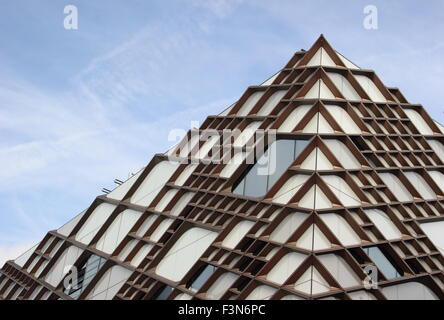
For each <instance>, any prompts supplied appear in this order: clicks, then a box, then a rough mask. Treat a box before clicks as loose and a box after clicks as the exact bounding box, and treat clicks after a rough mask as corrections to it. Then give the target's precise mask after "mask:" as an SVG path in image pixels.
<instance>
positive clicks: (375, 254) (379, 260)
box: [364, 247, 403, 279]
mask: <svg viewBox="0 0 444 320" xmlns="http://www.w3.org/2000/svg"><path fill="white" fill-rule="evenodd" d="M364 251H365V253H367V255H368V256H369V257H370V259H371V260H372V261H373V262H374V263H375V265H376V267H378V269H379V270H380V271H381V272H382V273H383V274H384V276H385V277H386V278H387V279H393V278H399V277H401V276H402V275H403V273H402V271H401V273H400V272H398V270H397V269H396V268H395V266H394V265H393V264H392V263H391V262H390V261H389V259H388V258H387V257H386V255H385V254H384V253H383V252H382V251H381V250H380V249H379V248H378V247H368V248H364Z"/></svg>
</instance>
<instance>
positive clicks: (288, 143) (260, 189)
mask: <svg viewBox="0 0 444 320" xmlns="http://www.w3.org/2000/svg"><path fill="white" fill-rule="evenodd" d="M307 144H308V141H307V140H278V141H275V142H274V143H273V144H272V145H271V146H270V147H269V148H268V149H267V150H266V151H265V152H264V154H263V155H262V156H261V157H260V158H259V160H258V161H257V162H256V163H255V164H254V165H253V166H252V167H251V168H250V170H248V172H247V173H246V174H245V176H244V177H243V178H242V180H241V181H239V182H238V183H237V185H236V186H235V187H234V189H233V193H236V194H240V195H244V196H249V197H262V196H264V195H265V194H266V193H267V191H268V190H270V189H271V188H272V187H273V185H274V184H275V183H276V182H277V180H278V179H279V178H280V177H281V176H282V174H283V173H284V172H285V171H286V170H287V169H288V167H289V166H290V164H291V163H292V162H293V161H294V160H295V159H296V157H297V156H298V155H299V154H300V153H301V152H302V150H304V149H305V147H306V146H307Z"/></svg>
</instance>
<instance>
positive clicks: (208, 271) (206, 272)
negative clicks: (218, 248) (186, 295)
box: [187, 264, 216, 292]
mask: <svg viewBox="0 0 444 320" xmlns="http://www.w3.org/2000/svg"><path fill="white" fill-rule="evenodd" d="M215 271H216V267H214V266H212V265H210V264H208V265H206V266H205V267H203V268H202V269H200V270H199V272H197V275H196V277H195V278H193V279H191V281H190V283H189V285H188V286H187V288H188V289H190V290H191V291H194V292H197V291H199V290H200V288H201V287H202V286H203V285H204V283H205V282H206V281H207V280H208V278H210V277H211V275H212V274H213V273H214V272H215Z"/></svg>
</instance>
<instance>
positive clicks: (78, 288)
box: [64, 255, 106, 299]
mask: <svg viewBox="0 0 444 320" xmlns="http://www.w3.org/2000/svg"><path fill="white" fill-rule="evenodd" d="M105 261H106V260H105V259H104V258H102V257H99V256H96V255H91V256H90V257H89V258H88V260H87V261H86V262H85V263H84V264H83V265H82V266H81V267H80V269H79V270H78V273H77V277H78V278H77V283H74V284H73V285H72V286H71V288H65V290H64V292H65V293H66V294H67V295H69V296H70V297H71V298H73V299H78V298H79V297H80V294H81V293H82V292H83V290H84V289H85V288H86V286H87V285H88V284H89V283H90V282H91V280H92V279H93V278H94V276H95V275H96V274H97V272H99V270H100V268H101V267H102V266H103V264H104V263H105Z"/></svg>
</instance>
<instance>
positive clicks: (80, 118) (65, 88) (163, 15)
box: [0, 0, 444, 264]
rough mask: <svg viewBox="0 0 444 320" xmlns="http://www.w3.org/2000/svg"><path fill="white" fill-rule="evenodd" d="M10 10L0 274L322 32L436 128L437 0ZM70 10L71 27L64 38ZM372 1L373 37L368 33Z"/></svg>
mask: <svg viewBox="0 0 444 320" xmlns="http://www.w3.org/2000/svg"><path fill="white" fill-rule="evenodd" d="M426 3H427V4H426V5H425V2H424V1H419V0H418V1H413V0H412V1H409V0H403V1H359V0H355V1H348V0H336V1H332V0H324V1H321V0H317V1H316V0H309V1H304V0H298V1H295V0H276V1H263V0H168V1H165V0H163V1H157V0H150V1H143V0H131V1H123V0H120V1H115V0H106V1H105V0H94V1H91V0H85V1H83V0H80V1H75V0H69V1H68V0H66V1H65V0H39V1H31V0H27V1H25V0H15V1H3V2H2V8H1V10H0V39H1V47H0V168H1V169H0V181H1V182H2V183H1V184H0V264H2V262H3V261H5V260H6V259H10V258H15V257H16V256H17V254H18V253H20V252H22V251H24V249H25V248H26V247H30V246H31V245H32V244H34V243H35V242H38V241H39V240H40V239H41V238H42V237H43V236H44V235H45V233H46V232H47V231H48V230H52V229H56V228H57V227H59V226H60V225H62V224H63V223H64V222H66V221H68V220H69V219H70V218H72V217H73V216H74V215H76V214H77V213H78V212H80V211H82V210H83V209H84V208H86V207H87V206H89V204H90V203H91V202H92V201H93V199H94V198H95V197H96V196H97V195H99V194H100V190H101V188H102V187H107V188H112V187H113V184H112V181H113V180H114V178H119V179H125V178H126V177H127V176H128V174H129V173H130V172H135V171H137V170H139V169H140V168H141V167H142V166H144V165H145V164H146V163H147V162H148V161H149V160H150V159H151V157H152V155H153V154H155V153H158V152H163V151H165V150H166V149H167V148H168V147H169V146H171V145H172V144H173V143H172V142H171V141H168V133H169V130H170V129H174V128H183V129H188V128H189V127H190V122H191V121H200V122H202V121H203V120H204V119H205V116H206V115H209V114H217V113H219V112H220V111H222V110H223V109H225V108H226V107H227V106H228V105H230V104H231V103H232V102H234V101H236V99H237V98H238V97H239V96H240V95H241V94H242V93H243V92H244V90H245V89H246V88H247V86H249V85H255V84H259V83H261V82H263V81H264V80H266V79H267V78H268V77H269V76H271V75H272V74H274V73H275V72H276V71H278V70H279V69H280V68H282V67H283V66H284V65H285V64H286V62H287V61H288V60H289V59H290V58H291V56H292V54H293V53H294V52H295V51H297V50H299V49H301V48H304V49H308V48H309V47H310V46H311V45H312V43H313V42H314V41H315V40H316V39H317V38H318V37H319V35H320V34H321V33H323V34H324V35H325V36H326V37H327V39H328V41H329V42H330V43H331V44H332V45H333V47H334V48H335V49H336V50H338V51H339V52H341V53H343V54H344V55H345V56H347V57H348V58H349V59H351V60H352V61H353V62H355V63H356V64H358V65H359V66H361V67H363V68H367V69H373V70H375V71H376V72H377V74H378V75H379V77H380V78H381V79H382V81H383V82H384V83H385V84H386V85H387V86H394V87H399V88H400V89H401V91H402V92H403V93H404V95H405V96H406V98H407V99H408V100H409V101H410V102H412V103H421V104H423V105H424V107H425V108H426V109H427V110H428V111H429V113H430V114H431V116H432V117H433V118H435V119H436V120H438V121H440V122H441V123H442V122H444V106H443V105H442V104H441V101H442V98H443V97H442V96H443V92H444V90H443V80H442V79H444V60H443V58H444V55H443V50H444V40H443V37H442V34H443V31H444V21H443V19H442V15H443V13H444V2H442V0H435V1H434V0H430V1H427V2H426ZM69 4H73V5H76V6H77V8H78V18H79V29H78V30H65V29H64V28H63V19H64V17H65V16H64V14H63V9H64V7H65V6H66V5H69ZM370 4H371V5H376V7H377V8H378V14H379V28H378V29H377V30H366V29H365V28H364V27H363V20H364V17H365V15H364V13H363V9H364V7H365V6H367V5H370Z"/></svg>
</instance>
